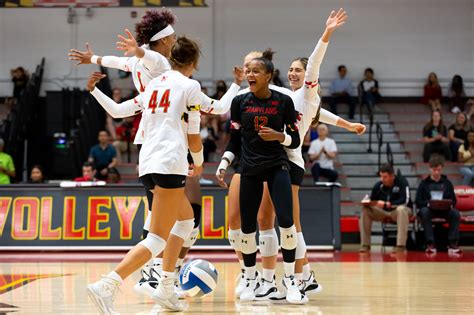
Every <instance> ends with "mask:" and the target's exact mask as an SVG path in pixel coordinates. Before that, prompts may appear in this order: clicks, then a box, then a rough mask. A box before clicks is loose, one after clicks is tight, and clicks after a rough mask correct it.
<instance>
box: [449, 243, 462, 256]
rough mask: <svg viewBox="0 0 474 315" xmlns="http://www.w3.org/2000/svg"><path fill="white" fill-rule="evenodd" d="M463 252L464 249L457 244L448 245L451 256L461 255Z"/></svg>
mask: <svg viewBox="0 0 474 315" xmlns="http://www.w3.org/2000/svg"><path fill="white" fill-rule="evenodd" d="M461 254H462V250H461V249H460V248H459V247H458V246H457V245H449V246H448V255H449V256H459V255H461Z"/></svg>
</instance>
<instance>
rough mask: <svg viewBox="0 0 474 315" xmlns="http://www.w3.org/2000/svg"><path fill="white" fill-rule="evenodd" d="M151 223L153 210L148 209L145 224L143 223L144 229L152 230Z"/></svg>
mask: <svg viewBox="0 0 474 315" xmlns="http://www.w3.org/2000/svg"><path fill="white" fill-rule="evenodd" d="M150 224H151V211H150V210H148V215H147V216H146V220H145V224H143V229H144V230H145V231H149V230H150Z"/></svg>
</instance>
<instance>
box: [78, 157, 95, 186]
mask: <svg viewBox="0 0 474 315" xmlns="http://www.w3.org/2000/svg"><path fill="white" fill-rule="evenodd" d="M96 174H97V173H96V169H95V167H94V164H93V163H92V162H84V164H82V177H76V178H74V181H75V182H93V181H95V175H96Z"/></svg>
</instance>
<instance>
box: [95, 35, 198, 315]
mask: <svg viewBox="0 0 474 315" xmlns="http://www.w3.org/2000/svg"><path fill="white" fill-rule="evenodd" d="M199 54H200V50H199V48H198V46H197V44H196V43H195V42H194V41H192V40H190V39H187V38H185V37H180V38H178V40H177V42H176V45H175V46H174V47H173V49H172V52H171V57H170V61H171V65H172V70H170V71H167V72H165V73H164V74H162V75H161V76H159V77H157V78H155V79H153V80H152V81H151V82H150V83H149V84H148V86H147V88H146V89H145V92H144V93H143V94H141V95H139V96H137V97H136V98H135V99H133V100H129V101H126V102H124V103H121V106H122V108H123V116H124V117H125V116H131V115H134V114H135V113H136V112H139V111H143V120H144V125H143V129H144V132H145V134H146V137H145V141H144V143H143V148H142V151H141V153H140V157H139V160H140V161H139V162H140V163H139V175H140V180H141V181H142V182H143V183H144V185H145V186H146V187H147V188H148V189H150V190H152V191H153V199H154V200H153V206H152V214H151V223H150V231H149V233H148V235H147V237H146V238H145V239H144V240H143V241H141V242H140V243H139V244H137V245H136V246H135V247H134V248H133V249H132V250H131V251H129V252H128V253H127V255H126V256H125V258H124V259H123V260H122V262H121V263H120V264H119V265H118V266H117V267H116V268H115V270H114V271H112V272H110V273H109V274H108V275H107V276H104V277H103V278H102V279H101V280H99V281H98V282H96V283H93V284H91V285H89V286H88V290H89V293H90V296H91V298H92V299H93V300H94V301H95V302H96V304H97V305H98V307H99V308H100V310H101V311H102V312H103V313H105V314H114V313H115V311H114V309H113V304H112V302H113V298H114V296H115V294H116V291H117V288H118V287H119V285H120V284H121V283H122V281H123V279H125V278H126V277H128V276H129V275H130V274H131V273H133V272H134V271H135V270H136V269H138V268H139V267H141V266H142V265H143V264H144V263H145V262H146V261H148V260H149V259H150V258H152V257H154V256H156V255H157V254H158V253H160V252H162V251H164V254H163V272H162V278H161V281H160V283H159V285H158V287H157V289H156V290H155V291H154V292H153V299H154V300H155V301H156V302H157V303H159V304H160V305H161V306H162V307H164V308H167V309H170V310H174V311H182V310H184V308H185V305H184V304H183V303H180V302H179V300H178V297H177V295H176V293H175V292H174V280H175V277H176V275H175V272H174V270H175V265H176V261H177V259H178V255H179V252H180V249H181V247H182V245H183V243H184V241H185V240H186V239H188V237H189V235H190V234H191V232H192V230H193V227H194V217H193V210H192V208H191V204H190V202H189V200H188V199H187V198H186V195H185V192H184V186H185V182H186V177H187V175H188V168H189V164H188V161H187V155H188V148H189V151H190V152H191V155H192V156H193V159H194V166H195V168H194V172H195V175H199V174H200V173H201V172H202V163H203V159H204V157H203V148H202V143H201V138H200V135H199V130H200V112H199V109H200V103H201V96H200V92H201V87H200V85H199V83H198V82H197V81H195V80H192V79H189V77H190V76H191V75H192V74H193V72H194V70H195V68H196V67H197V64H198V60H199ZM102 77H103V75H102V74H100V73H94V74H93V75H92V76H91V78H90V80H89V82H88V89H89V90H90V91H91V94H92V95H93V96H94V97H95V98H96V99H97V100H98V101H99V102H100V104H101V105H102V106H104V108H106V109H107V108H110V107H113V106H114V102H113V101H112V100H111V99H110V98H109V97H107V96H106V95H104V94H103V93H102V92H101V91H99V90H98V89H97V88H95V84H96V83H97V82H98V81H99V80H100V79H101V78H102ZM185 117H187V119H188V121H187V122H186V121H185Z"/></svg>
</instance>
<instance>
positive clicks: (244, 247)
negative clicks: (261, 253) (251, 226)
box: [240, 232, 257, 255]
mask: <svg viewBox="0 0 474 315" xmlns="http://www.w3.org/2000/svg"><path fill="white" fill-rule="evenodd" d="M255 234H256V233H255V232H253V233H250V234H245V233H240V251H241V252H242V254H246V255H248V254H253V253H255V252H256V251H257V240H256V239H255Z"/></svg>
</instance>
